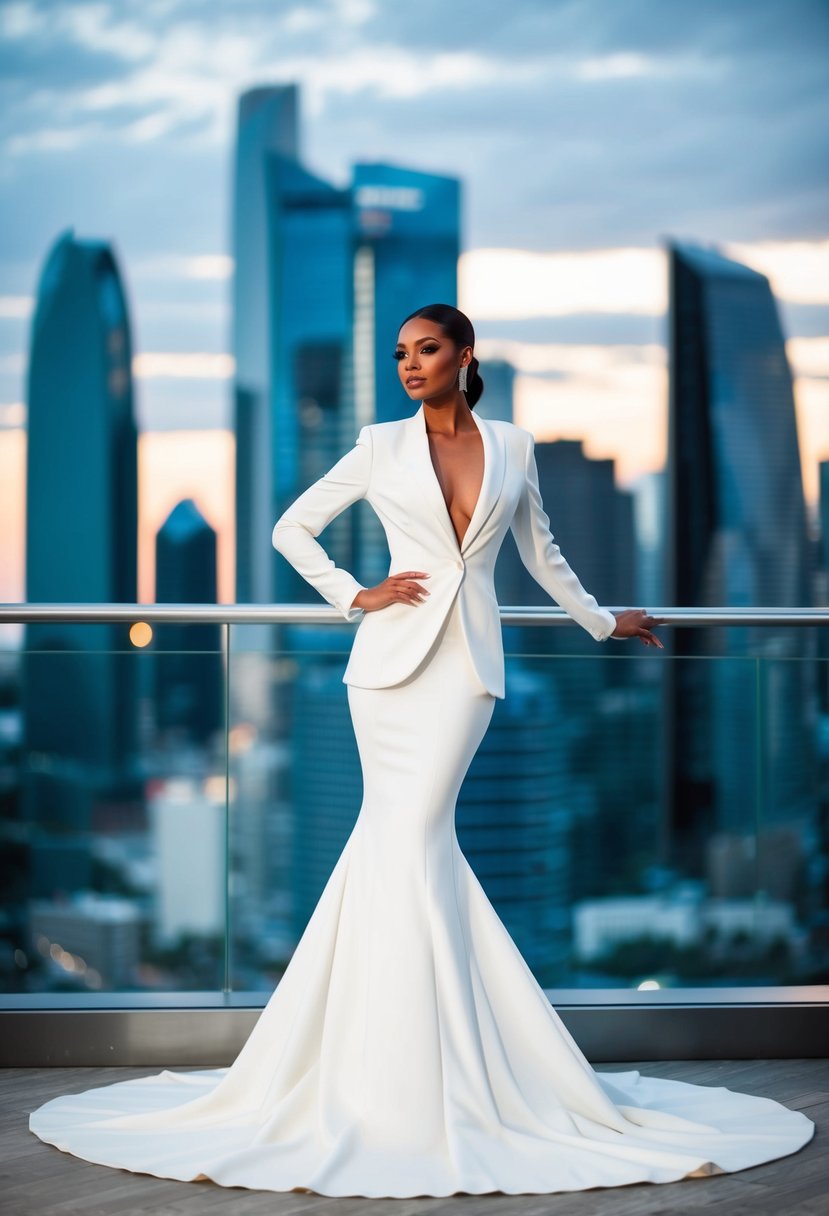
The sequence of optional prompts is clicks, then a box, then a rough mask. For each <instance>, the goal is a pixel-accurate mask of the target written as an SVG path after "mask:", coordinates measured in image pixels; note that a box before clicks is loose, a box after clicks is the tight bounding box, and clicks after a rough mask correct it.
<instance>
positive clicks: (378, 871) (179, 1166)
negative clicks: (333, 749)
mask: <svg viewBox="0 0 829 1216" xmlns="http://www.w3.org/2000/svg"><path fill="white" fill-rule="evenodd" d="M348 702H349V708H350V711H351V715H352V721H353V724H354V730H355V734H356V738H357V744H358V748H359V753H360V760H361V764H362V769H363V781H364V791H363V802H362V806H361V807H360V811H359V814H358V816H357V819H356V822H355V825H354V828H353V830H352V832H351V835H350V836H349V838H348V841H347V843H346V845H345V847H344V849H343V851H342V853H341V855H340V857H339V860H338V861H337V864H336V865H335V867H334V869H333V871H332V873H331V875H330V878H329V880H328V882H327V884H326V886H325V889H324V891H323V893H322V895H321V897H320V899H319V902H318V904H317V906H316V908H315V910H314V912H313V915H312V916H311V919H310V921H309V923H308V925H307V928H306V930H305V932H304V934H303V936H302V938H301V939H300V941H299V944H298V945H297V948H296V951H295V953H294V955H293V957H292V959H291V961H290V964H289V966H288V968H287V970H286V971H285V973H284V976H283V978H282V980H281V981H280V983H279V985H278V986H277V988H276V989H275V991H274V992H273V994H272V996H271V997H270V999H269V1001H268V1003H267V1005H266V1006H265V1008H264V1010H263V1011H262V1014H261V1015H260V1017H259V1019H258V1021H257V1023H256V1025H255V1027H254V1029H253V1031H252V1032H251V1034H250V1036H249V1038H248V1040H247V1042H246V1043H245V1045H244V1046H243V1048H242V1050H241V1051H240V1053H239V1055H238V1056H237V1057H236V1059H235V1061H234V1062H233V1064H232V1065H231V1066H230V1067H228V1068H213V1069H206V1070H201V1071H191V1072H171V1071H168V1070H164V1071H163V1072H160V1073H158V1074H156V1075H154V1076H146V1077H141V1078H139V1079H135V1080H130V1081H123V1082H118V1083H116V1084H112V1085H106V1086H102V1087H99V1088H95V1089H89V1090H87V1091H85V1092H83V1093H80V1094H69V1095H64V1096H61V1097H57V1098H53V1099H52V1100H51V1101H48V1102H46V1103H44V1104H43V1105H42V1106H40V1107H39V1108H38V1109H37V1110H35V1111H33V1112H32V1114H31V1116H30V1120H29V1127H30V1129H31V1131H33V1132H34V1133H35V1135H37V1136H39V1137H40V1139H41V1140H44V1141H46V1142H48V1143H50V1144H53V1145H56V1146H57V1147H58V1148H59V1149H62V1150H64V1151H65V1152H68V1153H73V1154H74V1155H75V1156H78V1157H82V1158H84V1159H85V1160H87V1161H92V1162H97V1163H100V1164H102V1165H108V1166H113V1167H120V1168H122V1169H127V1170H132V1171H137V1172H141V1173H147V1174H153V1175H156V1176H157V1177H162V1178H177V1179H182V1180H188V1181H189V1180H197V1179H212V1180H213V1181H215V1182H217V1183H220V1184H221V1185H223V1186H241V1187H250V1188H255V1189H263V1190H272V1191H287V1190H293V1189H295V1188H300V1189H308V1190H311V1191H314V1192H317V1193H319V1194H322V1195H333V1196H366V1197H412V1196H418V1195H434V1196H445V1195H451V1194H454V1193H458V1192H466V1193H471V1194H481V1193H486V1192H492V1191H501V1192H505V1193H508V1194H532V1193H547V1192H556V1191H572V1190H581V1189H586V1188H590V1187H611V1186H621V1185H624V1184H627V1183H634V1182H652V1183H664V1182H672V1181H675V1180H677V1179H680V1178H685V1177H689V1176H693V1175H704V1174H714V1173H723V1172H730V1171H734V1170H741V1169H744V1168H746V1167H747V1166H752V1165H756V1164H758V1163H760V1162H763V1161H768V1160H771V1159H773V1158H776V1157H782V1156H785V1155H786V1154H789V1153H793V1152H795V1151H797V1150H798V1149H800V1148H801V1147H802V1146H803V1145H804V1144H806V1143H807V1142H808V1141H809V1140H810V1139H811V1137H812V1135H813V1132H814V1124H813V1123H812V1122H811V1120H810V1119H808V1118H807V1117H806V1116H805V1115H804V1114H802V1113H800V1112H798V1111H795V1110H789V1109H788V1108H786V1107H785V1106H783V1105H781V1104H779V1103H777V1102H774V1101H772V1100H771V1099H768V1098H763V1097H755V1096H751V1095H748V1094H743V1093H739V1092H735V1091H732V1090H729V1089H726V1088H724V1087H711V1086H700V1085H692V1084H689V1083H687V1082H683V1081H672V1080H664V1079H659V1078H654V1077H648V1076H643V1075H641V1074H640V1073H639V1072H638V1071H635V1070H631V1071H628V1072H617V1073H609V1074H604V1075H603V1074H602V1073H597V1072H594V1071H593V1069H592V1068H591V1066H590V1065H589V1063H588V1062H587V1060H586V1059H585V1057H584V1056H583V1054H582V1053H581V1051H580V1050H579V1048H578V1046H577V1045H576V1043H575V1041H574V1040H573V1038H572V1037H571V1036H570V1034H569V1033H568V1031H567V1029H566V1028H565V1026H564V1025H563V1023H562V1021H561V1020H560V1018H559V1017H558V1015H557V1013H556V1012H555V1010H554V1009H553V1008H552V1006H551V1005H550V1003H549V1000H548V999H547V997H546V996H545V995H544V992H543V991H542V989H541V988H540V987H539V985H538V984H537V983H536V981H535V979H534V977H533V975H532V973H531V972H530V970H529V968H528V966H527V964H526V962H525V961H524V959H523V957H522V956H521V954H520V952H519V951H518V949H517V947H516V945H515V943H514V942H513V940H512V938H511V937H510V935H509V934H508V932H507V930H506V928H505V926H504V925H503V923H502V922H501V920H500V919H499V917H498V916H497V914H496V912H495V910H494V908H493V907H492V905H491V903H490V902H489V900H488V898H487V896H486V895H485V893H484V891H483V889H482V887H481V886H480V884H479V883H478V881H477V879H476V877H475V874H474V873H473V871H472V870H471V868H470V866H469V864H468V862H467V861H466V858H465V857H464V855H463V853H462V852H461V850H460V848H459V845H458V840H457V836H456V834H455V824H454V816H455V802H456V798H457V795H458V792H459V789H460V786H461V782H462V781H463V778H464V775H465V774H466V771H467V769H468V767H469V764H470V762H471V760H472V757H473V755H474V753H475V751H476V749H477V747H478V745H479V744H480V742H481V740H482V738H483V736H484V733H485V731H486V729H487V727H488V725H489V722H490V719H491V716H492V711H493V708H494V703H495V698H494V697H493V696H492V695H491V694H490V693H488V692H487V691H486V689H485V688H484V687H483V685H482V684H481V683H480V681H479V679H478V677H477V675H476V674H475V669H474V667H473V666H472V663H471V661H470V659H469V655H468V652H467V649H466V643H465V640H464V636H463V632H462V628H461V624H460V618H459V613H458V611H457V600H456V601H455V604H454V606H453V608H452V610H451V611H450V613H449V615H448V616H447V618H446V620H445V622H444V625H443V626H442V629H441V632H440V634H439V635H438V637H437V639H436V641H435V643H434V645H433V647H432V649H431V651H430V653H429V654H428V655H427V656H426V658H425V659H424V661H423V662H422V663H421V664H420V666H419V667H418V669H417V670H416V671H415V672H413V673H412V675H411V676H410V677H409V678H408V679H407V680H405V681H404V682H403V683H401V684H398V685H395V686H393V687H389V688H382V689H364V688H358V687H355V686H353V685H349V686H348Z"/></svg>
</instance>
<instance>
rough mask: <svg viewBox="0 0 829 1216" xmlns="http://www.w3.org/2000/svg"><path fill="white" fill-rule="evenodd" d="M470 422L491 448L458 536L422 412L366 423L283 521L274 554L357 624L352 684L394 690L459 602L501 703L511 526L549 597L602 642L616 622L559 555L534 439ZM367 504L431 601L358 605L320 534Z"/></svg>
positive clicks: (480, 666)
mask: <svg viewBox="0 0 829 1216" xmlns="http://www.w3.org/2000/svg"><path fill="white" fill-rule="evenodd" d="M472 417H473V418H474V419H475V423H476V425H477V427H478V430H479V431H480V433H481V439H482V440H483V445H484V475H483V482H482V485H481V491H480V494H479V497H478V501H477V504H476V506H475V510H474V512H473V514H472V519H471V520H470V522H469V526H468V528H467V530H466V533H465V535H464V538H463V544H462V545H460V546H459V545H458V540H457V537H456V535H455V531H454V528H453V526H452V520H451V517H450V515H449V511H448V509H447V507H446V502H445V500H444V497H443V492H442V490H441V488H440V483H439V482H438V479H437V474H436V473H435V469H434V466H433V464H432V457H431V454H430V450H429V438H428V435H427V431H426V419H425V416H424V411H423V406H422V405H421V406H420V408H419V409H418V411H417V413H416V414H413V415H411V416H410V417H408V418H404V419H402V420H401V421H395V422H377V423H374V424H373V425H369V426H364V427H363V428H362V429H361V431H360V433H359V435H358V437H357V442H356V444H355V445H354V447H353V448H352V449H351V451H350V452H347V453H346V454H345V455H344V456H343V457H342V458H341V459H340V460H339V461H338V462H337V463H336V464H335V465H334V466H333V468H331V469H329V471H328V472H327V473H326V474H325V475H324V476H323V477H321V478H320V479H319V480H318V481H315V482H314V483H313V485H311V486H309V488H308V489H307V490H305V492H304V493H302V494H300V495H299V497H298V498H297V499H295V501H294V502H293V503H292V504H291V505H290V506H289V507H288V509H287V510H286V511H285V512H284V513H283V514H282V515H281V516H280V518H279V519H278V520H277V521H276V524H275V525H274V529H273V537H272V539H273V544H274V547H275V548H276V549H277V550H278V551H279V552H280V553H281V554H282V555H283V556H284V557H285V558H287V560H288V561H289V562H290V563H291V565H292V566H293V567H294V568H295V569H296V570H297V571H298V572H299V573H300V574H301V575H302V577H303V578H304V579H306V580H307V582H309V583H311V584H312V585H313V586H314V587H316V589H317V590H318V591H319V593H320V594H321V595H322V596H323V597H324V598H325V599H326V600H328V602H329V603H330V604H333V605H334V606H335V607H337V608H339V610H340V612H341V613H342V614H343V616H344V617H345V619H346V620H347V621H353V620H359V621H360V624H359V625H358V627H357V631H356V633H355V635H354V642H353V645H352V648H351V654H350V657H349V660H348V663H347V665H346V669H345V674H344V675H343V682H344V683H346V684H355V685H358V686H359V687H361V688H387V687H389V686H390V685H392V684H397V683H399V682H400V681H401V680H404V679H405V678H406V677H407V676H408V675H410V674H411V673H412V672H413V671H414V669H415V668H416V667H417V665H418V664H419V663H420V661H421V659H422V658H423V657H424V656H425V655H426V653H427V651H428V650H429V647H430V645H431V643H432V642H433V641H434V639H435V637H436V635H437V633H438V630H439V629H440V627H441V624H442V623H443V621H444V619H445V618H446V615H447V613H448V612H449V609H450V608H451V606H452V603H453V601H454V600H455V597H456V596H458V597H459V601H460V602H459V608H460V616H461V622H462V626H463V632H464V636H465V638H466V642H467V645H468V648H469V654H470V657H471V659H472V662H473V665H474V667H475V670H476V671H477V673H478V676H479V678H480V680H481V683H482V684H483V685H484V687H485V688H486V689H487V690H488V691H489V692H490V693H491V694H492V695H493V696H495V697H501V698H503V696H504V647H503V640H502V636H501V620H500V615H499V606H498V601H497V599H496V595H495V585H494V571H495V559H496V557H497V556H498V550H499V549H500V547H501V542H502V541H503V539H504V537H505V536H506V533H507V529H508V528H511V529H512V533H513V536H514V537H515V540H516V543H517V546H518V552H519V554H520V556H521V560H522V561H523V563H524V565H525V566H526V567H527V569H528V570H529V572H530V574H531V575H532V576H533V578H534V579H535V580H536V582H537V583H539V584H540V585H541V586H542V587H543V588H544V590H545V591H547V592H548V593H549V595H550V596H551V597H552V598H553V599H554V600H555V601H556V602H557V603H558V604H559V605H560V606H561V607H562V608H563V609H564V610H565V612H567V613H568V615H570V616H571V617H573V619H574V620H576V621H577V622H578V623H579V624H580V625H581V626H583V628H584V629H586V630H587V632H588V633H590V634H591V635H592V637H594V638H595V639H596V640H597V641H604V640H605V639H606V638H608V637H610V635H611V633H612V632H613V630H614V629H615V628H616V618H615V617H614V615H613V613H612V612H610V611H609V610H608V609H606V608H600V607H599V605H598V604H597V602H596V600H595V598H594V597H593V596H592V595H589V594H588V592H587V591H585V589H584V588H583V587H582V585H581V583H580V582H579V580H578V578H577V577H576V575H575V573H574V572H573V570H572V569H571V568H570V566H569V565H568V564H567V562H566V561H565V559H564V558H563V557H562V555H561V552H560V550H559V547H558V545H557V544H555V543H554V541H553V536H552V533H551V532H550V528H549V524H550V520H549V518H548V517H547V515H546V514H545V512H544V509H543V506H542V501H541V494H540V492H539V488H538V470H537V468H536V462H535V452H534V448H535V442H534V439H533V436H532V434H531V432H530V431H527V430H525V429H524V428H523V427H520V426H514V425H513V424H512V423H510V422H503V421H496V420H492V419H487V418H480V417H479V416H478V415H477V414H476V413H475V412H474V410H473V412H472ZM359 498H365V499H367V500H368V502H369V503H370V504H371V506H372V508H373V509H374V511H375V512H376V513H377V515H378V516H379V518H380V521H381V523H382V525H383V528H384V530H385V533H386V539H387V541H388V546H389V554H390V557H391V562H390V565H389V574H394V573H400V572H402V571H404V570H424V571H426V572H427V573H428V574H429V575H430V576H431V577H430V578H428V579H420V580H418V581H420V582H421V583H422V585H423V586H424V587H427V588H428V589H429V592H430V595H429V596H427V597H426V599H424V600H422V601H421V602H420V603H418V604H409V603H401V602H395V603H393V604H389V605H388V606H387V607H385V608H379V609H377V610H375V611H373V612H365V611H364V610H363V609H362V608H352V607H351V604H352V601H353V600H354V598H355V596H356V595H357V593H358V592H359V591H362V590H363V589H364V588H363V585H362V584H361V583H359V582H358V581H357V580H356V579H355V578H354V576H353V575H352V574H350V573H349V572H348V571H347V570H342V569H340V568H339V567H337V566H335V564H334V562H333V561H332V560H331V558H330V557H329V556H328V554H327V553H326V552H325V550H324V549H323V547H322V545H320V543H319V542H318V541H317V540H315V539H314V538H315V537H316V536H318V535H319V533H320V532H322V530H323V528H325V527H326V525H327V524H329V523H330V522H331V520H332V519H334V518H335V516H337V515H339V514H340V512H341V511H344V510H345V509H346V507H348V506H350V505H351V503H353V502H356V501H357V499H359Z"/></svg>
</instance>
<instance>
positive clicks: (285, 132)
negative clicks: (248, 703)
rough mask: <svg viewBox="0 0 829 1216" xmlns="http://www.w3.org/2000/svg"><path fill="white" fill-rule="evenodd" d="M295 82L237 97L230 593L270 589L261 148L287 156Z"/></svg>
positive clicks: (254, 595) (263, 595) (266, 224)
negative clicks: (232, 575)
mask: <svg viewBox="0 0 829 1216" xmlns="http://www.w3.org/2000/svg"><path fill="white" fill-rule="evenodd" d="M297 128H298V122H297V87H296V85H294V84H286V85H266V86H262V87H260V88H255V89H249V90H248V91H247V92H245V93H243V94H242V95H241V97H240V98H239V106H238V115H237V129H236V148H235V161H234V172H233V216H232V232H231V248H232V252H233V260H234V274H233V322H232V323H233V334H232V344H233V355H234V358H235V361H236V377H235V384H234V414H235V417H234V431H235V436H236V599H237V600H238V601H240V602H253V603H267V602H268V601H269V600H270V598H271V594H272V588H271V571H272V568H273V567H272V562H271V552H270V530H271V528H272V527H273V519H272V518H271V517H272V513H273V505H274V504H273V497H272V489H273V485H272V470H271V456H272V452H271V428H272V417H271V409H272V403H271V371H272V362H273V359H272V356H273V352H272V348H271V342H272V335H273V325H274V302H273V300H272V298H271V288H272V276H271V270H270V261H269V258H270V251H269V241H268V233H269V228H270V216H269V208H268V192H267V189H266V172H267V155H268V153H269V152H277V153H281V154H282V155H284V156H291V157H295V156H296V155H297V144H298V130H297Z"/></svg>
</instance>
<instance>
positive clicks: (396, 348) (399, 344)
mask: <svg viewBox="0 0 829 1216" xmlns="http://www.w3.org/2000/svg"><path fill="white" fill-rule="evenodd" d="M438 341H439V339H438V338H433V337H432V336H431V335H430V334H427V335H426V337H425V338H419V339H418V341H417V342H415V346H420V344H421V342H438ZM402 345H403V343H402V342H398V343H397V346H396V347H395V348H394V349H395V350H399V348H400V347H401V346H402Z"/></svg>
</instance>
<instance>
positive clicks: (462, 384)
mask: <svg viewBox="0 0 829 1216" xmlns="http://www.w3.org/2000/svg"><path fill="white" fill-rule="evenodd" d="M458 388H459V389H460V390H461V392H462V393H465V392H466V364H464V365H463V367H462V368H461V370H460V371H459V372H458Z"/></svg>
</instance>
